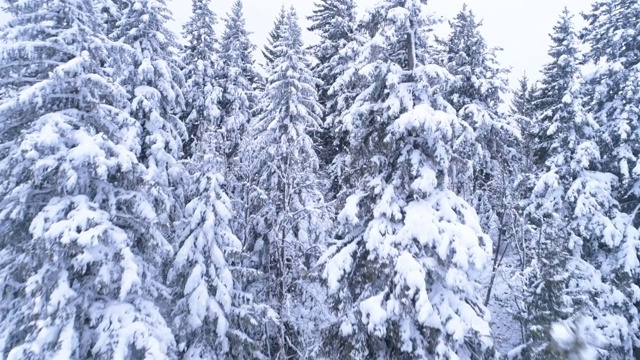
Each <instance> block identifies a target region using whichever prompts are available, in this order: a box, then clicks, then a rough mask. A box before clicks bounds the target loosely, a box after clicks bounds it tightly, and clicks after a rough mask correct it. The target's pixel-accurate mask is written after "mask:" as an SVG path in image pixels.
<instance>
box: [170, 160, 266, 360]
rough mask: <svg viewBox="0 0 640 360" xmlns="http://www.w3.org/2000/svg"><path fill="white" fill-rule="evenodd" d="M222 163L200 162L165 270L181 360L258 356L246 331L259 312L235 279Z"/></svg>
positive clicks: (236, 247) (235, 243)
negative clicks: (171, 289)
mask: <svg viewBox="0 0 640 360" xmlns="http://www.w3.org/2000/svg"><path fill="white" fill-rule="evenodd" d="M216 163H217V164H218V165H216ZM223 163H224V162H223V161H220V160H218V161H216V159H215V158H212V157H208V159H207V160H206V161H204V162H202V163H200V164H199V167H200V169H201V171H199V172H197V173H196V174H195V177H196V179H195V181H194V189H193V190H192V193H193V194H194V196H193V200H191V201H190V202H189V203H188V204H187V206H186V208H185V213H184V220H183V221H182V223H181V225H180V226H179V229H178V231H179V232H180V238H179V244H178V251H177V253H176V257H175V260H174V262H173V266H172V268H171V270H170V272H169V282H170V283H171V284H173V285H174V286H176V289H177V290H176V293H175V294H174V298H175V299H176V301H175V304H176V305H175V307H174V308H173V312H172V315H173V319H174V320H173V326H174V329H175V334H176V338H177V342H178V349H179V351H180V353H181V354H182V355H181V356H182V358H184V359H227V358H236V359H249V358H252V359H253V358H261V357H262V355H261V354H260V348H259V343H258V342H256V341H254V340H253V339H251V337H250V336H249V335H247V333H245V331H246V330H251V329H250V328H249V329H246V327H247V325H248V326H250V327H254V326H256V325H258V320H257V319H256V317H255V315H257V314H258V312H257V311H256V310H257V307H255V306H254V304H253V302H252V299H251V297H250V296H249V295H248V294H245V293H243V292H242V291H241V289H240V286H239V285H240V284H239V283H238V282H237V281H236V279H235V276H236V275H237V274H236V273H234V270H236V269H238V265H234V263H236V262H237V258H238V254H239V253H240V252H241V251H242V244H241V243H240V240H238V238H237V237H236V236H235V235H234V234H233V232H232V230H231V227H230V221H231V217H232V216H233V213H232V209H231V200H230V199H229V197H228V196H227V195H226V193H225V191H224V189H223V186H224V178H223V176H222V174H221V171H220V170H216V168H215V167H216V166H218V167H220V166H221V164H223ZM202 164H209V166H205V167H204V168H202Z"/></svg>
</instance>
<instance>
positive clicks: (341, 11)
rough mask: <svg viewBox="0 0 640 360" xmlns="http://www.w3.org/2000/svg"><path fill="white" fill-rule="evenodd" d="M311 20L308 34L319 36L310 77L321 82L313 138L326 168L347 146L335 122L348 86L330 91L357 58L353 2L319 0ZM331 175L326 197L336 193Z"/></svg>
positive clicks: (335, 178) (344, 104) (347, 97)
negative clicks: (321, 113)
mask: <svg viewBox="0 0 640 360" xmlns="http://www.w3.org/2000/svg"><path fill="white" fill-rule="evenodd" d="M308 19H309V20H310V21H312V25H311V26H310V27H309V30H310V31H313V32H315V33H316V34H318V35H319V36H320V41H319V42H318V43H317V44H316V45H314V46H312V47H311V53H312V54H313V56H314V57H315V58H316V59H317V63H316V65H315V66H314V68H313V74H314V76H315V77H316V78H318V79H319V80H320V81H321V83H320V84H319V85H318V101H319V102H320V104H321V105H322V106H323V109H324V116H323V128H322V131H321V132H320V133H318V134H317V135H316V137H317V143H318V144H319V145H320V150H319V154H318V155H320V158H321V160H322V162H323V163H324V164H326V165H330V164H332V163H334V160H335V158H336V156H338V154H341V153H343V152H344V150H345V147H346V132H345V131H342V129H339V128H338V127H339V122H338V121H337V119H338V118H339V116H340V114H341V113H342V112H343V111H344V110H345V108H346V107H348V106H349V105H350V102H351V100H352V99H353V97H354V96H353V92H352V91H351V92H350V91H348V89H347V87H344V86H343V87H341V88H340V89H339V90H338V89H333V90H332V88H333V87H334V84H336V80H338V79H339V78H340V77H341V76H342V74H344V73H345V72H346V71H348V70H349V65H350V64H351V63H352V62H353V60H355V57H356V56H357V54H356V51H357V49H358V48H359V44H358V42H357V33H356V9H355V2H354V1H353V0H320V1H318V2H316V4H315V9H314V10H313V14H312V15H311V16H309V18H308ZM336 162H337V163H338V165H336V166H333V167H332V168H336V169H335V170H336V172H337V173H339V172H341V170H342V169H341V168H340V165H339V164H340V163H341V161H340V160H338V161H336ZM336 175H337V176H332V178H333V179H332V180H333V181H334V182H335V183H334V184H332V189H331V190H332V191H330V194H328V195H329V196H330V197H335V195H336V194H334V193H336V192H339V189H338V188H339V187H340V184H339V183H340V180H339V178H338V177H339V174H336Z"/></svg>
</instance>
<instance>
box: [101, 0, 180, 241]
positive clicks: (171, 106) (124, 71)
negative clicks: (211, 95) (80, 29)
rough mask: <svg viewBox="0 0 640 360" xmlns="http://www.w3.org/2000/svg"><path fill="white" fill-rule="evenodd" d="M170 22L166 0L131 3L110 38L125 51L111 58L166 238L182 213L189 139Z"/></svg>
mask: <svg viewBox="0 0 640 360" xmlns="http://www.w3.org/2000/svg"><path fill="white" fill-rule="evenodd" d="M140 19H145V21H140ZM170 20H171V13H170V12H169V10H168V8H167V5H166V2H165V1H164V0H132V1H131V6H129V7H128V8H127V9H126V11H125V12H124V14H123V16H122V18H121V19H120V20H119V21H118V23H117V28H116V30H115V32H114V34H113V35H112V37H113V38H114V39H117V41H119V42H121V43H123V44H125V45H126V46H127V50H128V51H127V52H125V53H121V54H114V55H113V57H114V58H116V57H117V58H120V59H122V61H121V64H118V66H116V67H115V73H114V75H115V77H116V78H117V80H118V81H119V82H120V83H121V84H122V85H123V86H124V87H125V89H126V90H127V91H128V92H129V94H130V95H131V96H132V100H131V116H132V117H133V118H134V119H136V121H138V122H139V124H140V126H141V127H142V134H141V136H142V140H143V141H142V144H141V145H140V149H139V158H140V161H141V162H142V163H143V164H144V165H145V167H147V169H148V175H147V179H146V186H147V192H148V193H149V196H150V197H151V198H152V199H153V201H154V208H155V209H156V212H157V213H158V217H159V219H158V220H159V221H160V223H162V224H164V225H165V230H164V231H165V234H167V235H169V234H170V232H171V230H170V226H169V225H170V224H171V222H172V221H174V220H177V219H179V218H180V212H181V210H182V209H183V208H184V203H183V202H184V195H185V194H184V187H185V169H184V166H183V165H182V164H181V163H180V162H179V160H180V159H181V158H182V157H183V155H184V153H183V142H184V141H186V140H187V139H188V134H187V131H186V129H185V126H184V124H183V122H182V121H181V120H180V119H179V117H178V115H180V114H181V112H182V111H183V110H184V96H183V94H182V90H181V89H182V88H183V87H184V77H183V76H182V73H181V71H180V62H179V61H178V60H177V54H176V52H177V49H178V47H179V45H178V43H177V38H176V35H175V34H174V33H173V32H171V30H169V29H168V28H167V22H168V21H170Z"/></svg>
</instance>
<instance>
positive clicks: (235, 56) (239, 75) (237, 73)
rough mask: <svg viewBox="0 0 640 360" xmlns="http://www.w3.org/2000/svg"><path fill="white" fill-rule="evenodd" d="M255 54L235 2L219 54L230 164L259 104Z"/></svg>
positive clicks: (222, 108)
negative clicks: (256, 86)
mask: <svg viewBox="0 0 640 360" xmlns="http://www.w3.org/2000/svg"><path fill="white" fill-rule="evenodd" d="M254 50H255V45H253V44H252V43H251V40H250V39H249V32H248V31H247V29H246V24H245V19H244V13H243V6H242V1H241V0H236V2H235V3H234V4H233V7H232V8H231V12H230V13H229V15H228V16H227V19H225V29H224V32H223V34H222V38H221V40H220V50H219V53H220V55H219V56H220V61H221V66H222V72H221V76H220V80H219V81H220V86H221V87H222V96H221V99H220V109H221V117H222V118H223V119H224V124H223V127H224V132H225V134H226V144H225V149H224V150H225V153H224V155H225V156H226V158H227V161H228V162H229V163H236V162H237V159H236V158H237V155H238V150H239V147H240V144H241V142H242V139H243V137H244V136H245V133H246V131H247V127H248V125H249V123H250V122H251V118H252V111H253V109H254V108H255V107H256V105H257V101H258V99H257V97H258V94H257V91H256V89H255V88H254V84H255V83H256V82H257V81H258V79H259V75H258V71H257V69H256V68H255V66H254V63H253V55H252V52H253V51H254ZM232 166H233V165H232ZM232 172H233V170H232Z"/></svg>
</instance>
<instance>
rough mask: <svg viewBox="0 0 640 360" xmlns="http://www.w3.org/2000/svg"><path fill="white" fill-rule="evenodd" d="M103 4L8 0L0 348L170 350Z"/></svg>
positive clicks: (110, 354)
mask: <svg viewBox="0 0 640 360" xmlns="http://www.w3.org/2000/svg"><path fill="white" fill-rule="evenodd" d="M94 5H95V3H94V2H92V1H86V0H58V1H45V0H27V1H10V2H7V7H6V9H7V10H8V12H9V13H10V14H11V15H13V19H12V20H10V22H9V23H8V24H7V26H6V27H5V28H3V30H2V32H1V33H0V38H2V41H3V43H4V46H3V47H2V49H1V50H0V51H1V52H2V56H0V58H1V60H0V62H1V65H0V68H1V69H2V72H3V79H4V80H3V82H2V87H3V88H13V89H15V90H16V91H17V94H16V96H13V97H11V98H8V99H5V101H3V103H2V105H1V106H0V114H1V115H0V118H1V119H2V120H0V121H1V122H0V129H2V131H3V133H5V134H6V137H5V136H3V143H2V145H1V146H0V148H2V149H3V151H2V156H1V158H0V174H1V175H0V179H2V180H1V181H0V204H1V205H0V208H1V210H0V239H1V240H0V279H1V280H0V284H1V285H0V319H2V320H1V321H0V357H2V358H6V359H53V358H58V359H88V358H91V359H125V358H139V359H169V358H172V357H173V355H174V350H175V342H174V339H173V335H172V333H171V331H170V329H169V327H168V326H167V324H166V323H165V320H164V319H163V317H162V315H161V311H160V310H161V309H160V307H159V306H158V302H159V301H158V299H159V298H160V296H161V294H163V293H164V287H163V285H162V283H161V282H160V281H159V279H161V276H160V275H159V270H160V268H159V266H160V265H161V263H162V260H163V259H164V258H167V257H168V256H170V255H171V251H172V249H171V245H170V244H169V243H168V242H167V241H166V239H165V238H164V236H163V235H162V233H161V231H160V230H161V228H160V225H161V223H162V220H159V218H158V216H157V214H156V212H155V211H154V204H153V203H151V202H150V200H149V197H148V195H147V193H146V189H145V187H144V186H143V184H145V183H146V182H147V177H148V176H149V175H150V173H149V170H148V169H146V168H145V167H144V166H142V165H141V164H140V162H139V161H138V154H139V148H140V146H141V143H142V139H141V138H140V134H141V132H142V128H141V126H140V124H139V123H138V122H136V121H135V120H133V119H131V118H130V117H129V116H128V114H127V113H126V112H125V111H124V109H127V108H128V107H129V103H128V101H127V93H126V91H125V89H123V88H122V87H120V86H118V85H117V84H114V82H112V81H111V80H110V79H109V77H108V76H109V74H110V69H109V68H106V67H105V64H107V63H112V62H113V61H114V60H115V59H110V57H111V56H112V54H113V53H115V52H117V51H118V50H119V49H121V45H120V44H114V43H113V42H111V41H109V40H108V39H107V38H106V37H105V36H103V35H101V33H100V30H101V29H98V28H97V27H98V26H99V24H100V23H101V22H100V21H99V14H98V13H97V12H96V10H95V7H94Z"/></svg>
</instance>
